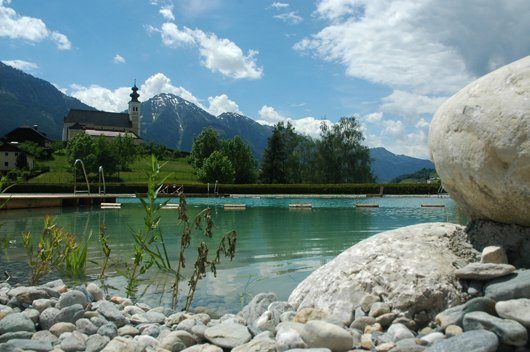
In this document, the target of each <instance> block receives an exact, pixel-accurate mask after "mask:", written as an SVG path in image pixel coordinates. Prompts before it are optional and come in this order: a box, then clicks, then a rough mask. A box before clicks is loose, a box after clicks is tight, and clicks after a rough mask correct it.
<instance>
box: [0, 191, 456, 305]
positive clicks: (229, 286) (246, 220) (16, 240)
mask: <svg viewBox="0 0 530 352" xmlns="http://www.w3.org/2000/svg"><path fill="white" fill-rule="evenodd" d="M118 201H119V202H122V203H123V206H122V208H121V209H104V210H102V209H98V208H64V209H31V210H9V211H2V212H0V223H3V226H2V227H1V228H0V234H1V235H2V236H3V237H5V236H10V238H11V239H12V244H11V246H10V248H9V249H7V250H4V251H2V252H1V254H0V255H1V257H0V266H2V267H3V268H2V269H3V270H6V269H8V270H10V271H11V272H12V273H15V274H14V277H15V279H16V280H20V281H21V282H23V281H24V279H25V276H26V275H27V268H25V266H24V265H23V264H22V263H23V262H24V260H25V259H24V258H25V257H24V252H23V248H22V247H21V243H20V242H21V234H22V233H23V232H26V231H30V232H32V233H35V234H37V233H39V231H40V229H41V228H42V223H43V219H44V217H45V216H46V215H52V216H55V217H56V219H57V223H58V225H60V226H62V227H64V228H65V230H67V231H69V232H72V233H74V234H76V235H78V236H87V235H88V234H89V233H90V232H92V233H94V236H93V237H92V242H91V245H90V247H89V257H90V259H91V260H92V261H94V262H95V263H101V262H102V259H103V258H102V257H103V256H102V253H101V250H100V247H99V243H98V241H97V234H98V231H99V227H100V226H101V225H105V227H106V229H107V230H106V232H107V234H108V236H109V238H110V240H111V242H112V249H113V255H114V256H115V257H119V258H121V259H122V260H129V259H130V257H131V253H132V252H131V249H132V239H131V231H133V230H134V229H139V228H141V227H142V225H143V210H142V208H141V207H140V205H139V204H138V200H136V199H121V200H118ZM171 202H172V203H173V202H177V200H172V201H171ZM227 203H237V204H246V205H247V208H246V209H245V210H225V209H224V208H223V204H227ZM290 203H311V204H312V205H313V208H312V209H289V206H288V205H289V204H290ZM354 203H377V204H380V207H379V208H355V207H354V206H353V204H354ZM424 203H434V204H444V205H445V207H444V208H421V207H420V204H424ZM188 205H189V213H190V215H191V216H194V215H195V214H197V213H198V212H199V211H200V210H202V209H203V208H204V207H206V206H209V207H211V208H212V215H213V220H214V223H215V233H216V235H221V234H224V233H225V232H227V231H229V230H232V229H235V230H236V231H237V233H238V243H237V254H236V257H235V259H234V260H233V261H232V262H229V261H226V260H224V261H223V262H222V263H221V264H220V265H219V266H218V272H217V276H218V277H217V278H214V277H213V276H212V275H208V276H207V277H206V278H205V279H203V281H201V283H200V284H199V287H198V289H197V293H196V298H195V301H194V305H195V306H208V307H211V308H213V309H216V310H222V311H232V312H233V311H237V310H238V309H239V308H240V307H241V305H242V304H243V303H244V302H245V301H247V300H248V299H249V298H250V297H251V296H252V295H253V294H256V293H258V292H264V291H273V292H276V293H277V294H278V296H279V297H280V299H286V298H287V297H288V295H289V293H290V292H291V291H292V289H294V288H295V287H296V285H297V284H298V283H299V282H300V281H301V280H303V279H304V278H305V277H307V275H309V273H311V272H312V271H313V270H315V269H316V268H318V267H319V266H321V265H323V264H325V263H326V262H328V261H329V260H330V259H332V258H333V257H334V256H336V255H337V254H339V253H340V252H341V251H343V250H344V249H346V248H348V247H350V246H351V245H353V244H355V243H357V242H359V241H361V240H363V239H365V238H367V237H370V236H372V235H374V234H376V233H378V232H381V231H385V230H390V229H394V228H397V227H401V226H406V225H412V224H417V223H422V222H433V221H449V222H454V223H465V222H466V219H465V217H464V216H463V215H462V213H461V212H460V211H459V209H458V208H457V207H456V205H455V203H454V202H453V201H452V200H451V199H449V198H413V197H399V198H396V197H384V198H367V199H346V198H329V199H328V198H313V199H311V198H310V199H308V198H299V199H294V198H256V197H249V198H188ZM161 214H162V219H161V224H160V226H161V228H162V231H163V234H164V237H165V239H166V242H167V245H168V248H169V256H170V259H171V260H172V261H175V260H176V258H177V255H178V246H179V242H178V239H179V235H180V228H179V226H178V220H177V216H176V210H174V209H173V210H170V209H167V210H161ZM200 240H202V237H200V236H199V234H195V235H194V239H193V244H192V246H191V248H194V245H195V246H196V245H197V244H198V243H199V241H200ZM209 243H210V244H211V243H212V242H211V241H209ZM191 248H190V250H189V251H188V252H187V253H186V255H187V256H188V258H189V262H188V269H189V268H191V267H193V261H192V257H193V256H194V254H195V249H193V250H192V249H191ZM89 265H90V267H89V270H88V271H89V275H90V278H91V279H94V278H95V276H96V275H97V273H99V270H100V266H99V265H97V264H92V263H91V264H89ZM24 268H25V269H24ZM119 269H120V266H119V265H117V266H114V267H113V268H112V269H111V270H110V271H109V274H110V276H111V278H109V279H108V282H107V283H108V284H110V285H112V286H114V287H115V288H116V289H114V290H111V293H119V294H122V295H123V290H122V289H121V288H123V287H124V286H125V281H124V280H123V278H122V277H120V275H119V274H118V273H117V271H119ZM24 270H25V271H24ZM56 275H58V274H56ZM143 282H144V283H145V284H147V283H149V285H143V286H142V287H141V290H140V291H143V290H144V289H146V293H145V294H144V295H143V297H142V298H141V300H142V301H144V302H146V303H149V304H152V305H157V304H169V302H170V296H169V292H170V287H171V282H170V280H168V279H167V277H165V276H163V275H156V274H154V273H150V275H147V277H145V278H144V281H143ZM185 286H186V282H183V283H181V287H185Z"/></svg>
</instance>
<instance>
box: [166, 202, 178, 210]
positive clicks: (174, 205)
mask: <svg viewBox="0 0 530 352" xmlns="http://www.w3.org/2000/svg"><path fill="white" fill-rule="evenodd" d="M178 208H180V205H179V204H175V203H169V204H166V205H164V206H163V207H162V209H178Z"/></svg>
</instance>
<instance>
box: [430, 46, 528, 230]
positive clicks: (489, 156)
mask: <svg viewBox="0 0 530 352" xmlns="http://www.w3.org/2000/svg"><path fill="white" fill-rule="evenodd" d="M429 149H430V152H431V157H432V160H433V161H434V164H435V165H436V171H437V172H438V175H439V176H440V178H441V180H442V184H443V186H444V188H445V190H446V191H447V192H448V193H449V194H450V195H451V197H452V198H453V199H454V200H455V201H456V202H457V203H458V205H459V206H460V207H462V208H463V210H464V211H466V212H467V213H468V214H469V215H470V216H471V217H472V218H473V219H489V220H493V221H496V222H501V223H507V224H518V225H522V226H530V56H527V57H525V58H523V59H521V60H519V61H516V62H514V63H511V64H509V65H507V66H504V67H501V68H500V69H498V70H496V71H494V72H491V73H489V74H487V75H485V76H484V77H481V78H479V79H478V80H476V81H474V82H472V83H471V84H469V85H468V86H466V87H465V88H463V89H462V90H460V91H459V92H458V93H456V94H455V95H453V96H452V97H451V98H449V99H448V100H447V101H446V102H444V103H443V104H442V105H441V106H440V108H439V109H438V111H437V112H436V114H435V116H434V118H433V120H432V122H431V126H430V131H429Z"/></svg>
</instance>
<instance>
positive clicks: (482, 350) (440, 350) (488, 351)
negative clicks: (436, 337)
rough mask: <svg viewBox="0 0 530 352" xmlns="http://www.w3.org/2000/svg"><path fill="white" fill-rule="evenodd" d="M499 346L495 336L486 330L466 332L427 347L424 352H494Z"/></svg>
mask: <svg viewBox="0 0 530 352" xmlns="http://www.w3.org/2000/svg"><path fill="white" fill-rule="evenodd" d="M498 345H499V342H498V339H497V336H496V335H495V334H494V333H492V332H490V331H487V330H474V331H466V332H464V333H463V334H460V335H457V336H454V337H451V338H449V339H444V340H440V341H438V342H436V343H435V344H434V345H432V346H430V347H428V348H427V349H426V350H425V352H453V351H454V352H457V351H458V352H460V351H466V352H495V351H497V346H498Z"/></svg>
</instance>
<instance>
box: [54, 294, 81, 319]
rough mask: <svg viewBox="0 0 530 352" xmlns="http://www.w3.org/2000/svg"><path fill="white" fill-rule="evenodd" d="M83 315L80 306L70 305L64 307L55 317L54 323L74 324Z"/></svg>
mask: <svg viewBox="0 0 530 352" xmlns="http://www.w3.org/2000/svg"><path fill="white" fill-rule="evenodd" d="M81 295H82V293H81ZM83 297H84V296H83ZM84 314H85V310H84V309H83V306H82V305H81V304H78V303H76V304H72V305H70V306H66V307H64V308H63V309H61V311H60V312H59V314H57V316H56V317H55V321H56V322H61V321H63V322H67V323H72V324H73V323H75V322H76V321H77V320H79V319H81V318H82V317H83V316H84Z"/></svg>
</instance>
